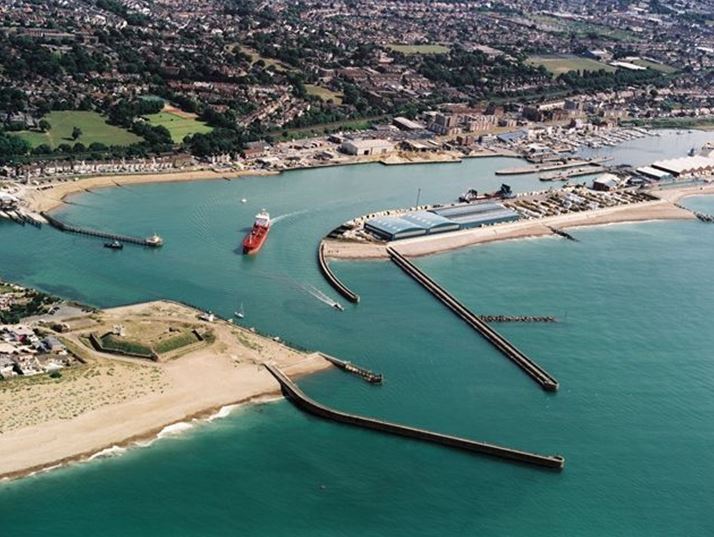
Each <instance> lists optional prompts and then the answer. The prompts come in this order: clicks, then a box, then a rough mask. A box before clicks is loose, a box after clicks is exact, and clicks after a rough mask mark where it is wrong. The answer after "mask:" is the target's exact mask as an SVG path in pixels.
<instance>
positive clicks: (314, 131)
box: [271, 116, 387, 141]
mask: <svg viewBox="0 0 714 537" xmlns="http://www.w3.org/2000/svg"><path fill="white" fill-rule="evenodd" d="M385 117H387V116H371V117H366V118H362V119H345V120H343V121H336V122H334V123H320V124H318V125H311V126H310V127H300V128H294V129H282V130H280V129H277V130H275V131H273V132H271V134H272V135H273V136H274V137H275V138H277V139H278V140H280V141H285V140H295V139H298V138H311V137H313V136H324V135H325V134H327V133H330V132H337V131H340V130H347V131H355V130H363V129H368V128H369V127H371V126H372V123H373V122H375V121H380V120H383V119H384V118H385ZM286 133H287V136H286Z"/></svg>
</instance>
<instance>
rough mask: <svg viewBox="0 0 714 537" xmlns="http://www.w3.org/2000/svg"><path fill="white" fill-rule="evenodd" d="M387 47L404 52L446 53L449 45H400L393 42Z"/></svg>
mask: <svg viewBox="0 0 714 537" xmlns="http://www.w3.org/2000/svg"><path fill="white" fill-rule="evenodd" d="M387 48H388V49H389V50H391V51H393V52H401V53H402V54H446V53H447V52H449V47H447V46H445V45H399V44H397V43H392V44H390V45H387Z"/></svg>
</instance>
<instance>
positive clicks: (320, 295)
mask: <svg viewBox="0 0 714 537" xmlns="http://www.w3.org/2000/svg"><path fill="white" fill-rule="evenodd" d="M302 288H303V289H304V290H305V291H307V293H309V294H310V295H312V296H314V297H315V298H316V299H318V300H319V301H320V302H322V303H324V304H327V305H328V306H330V307H331V308H335V309H338V310H340V311H343V310H344V308H343V307H342V304H340V303H339V302H337V301H336V300H333V299H331V298H330V297H329V296H327V295H326V294H325V293H323V292H322V291H320V290H319V289H318V288H317V287H314V286H313V285H310V284H305V285H303V286H302Z"/></svg>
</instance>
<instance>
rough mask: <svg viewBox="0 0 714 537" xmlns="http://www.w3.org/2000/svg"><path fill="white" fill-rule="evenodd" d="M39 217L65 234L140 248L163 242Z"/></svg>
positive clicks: (155, 238) (48, 217)
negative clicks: (85, 236) (134, 245)
mask: <svg viewBox="0 0 714 537" xmlns="http://www.w3.org/2000/svg"><path fill="white" fill-rule="evenodd" d="M40 215H42V216H43V217H44V218H45V220H47V222H48V223H49V224H50V225H51V226H52V227H54V228H57V229H59V230H60V231H65V232H67V233H78V234H79V235H88V236H90V237H98V238H101V239H109V240H114V241H119V242H126V243H130V244H138V245H140V246H151V247H158V246H162V245H163V241H162V240H161V239H160V238H159V237H157V236H154V237H149V238H146V239H143V238H141V237H130V236H128V235H118V234H116V233H110V232H107V231H97V230H94V229H87V228H81V227H78V226H73V225H71V224H65V223H64V222H62V221H61V220H58V219H57V218H55V217H54V216H51V215H49V214H47V213H46V212H42V213H40Z"/></svg>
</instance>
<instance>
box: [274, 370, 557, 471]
mask: <svg viewBox="0 0 714 537" xmlns="http://www.w3.org/2000/svg"><path fill="white" fill-rule="evenodd" d="M264 365H265V367H266V369H267V370H268V371H270V373H271V374H272V375H273V377H275V379H276V380H277V381H278V382H279V383H280V387H281V388H282V391H283V393H284V394H285V396H286V397H287V398H288V399H290V401H292V402H293V403H294V404H295V406H297V407H298V408H300V409H302V410H304V411H305V412H308V413H310V414H313V415H314V416H318V417H320V418H324V419H328V420H332V421H337V422H340V423H346V424H347V425H353V426H355V427H363V428H365V429H372V430H375V431H380V432H383V433H387V434H393V435H398V436H404V437H407V438H414V439H416V440H422V441H424V442H431V443H434V444H440V445H442V446H447V447H451V448H455V449H461V450H464V451H471V452H475V453H482V454H484V455H489V456H491V457H497V458H499V459H504V460H507V461H512V462H519V463H525V464H532V465H535V466H541V467H543V468H549V469H552V470H562V469H563V467H564V466H565V459H564V458H563V457H561V456H560V455H539V454H537V453H530V452H528V451H519V450H516V449H511V448H507V447H502V446H497V445H495V444H487V443H485V442H478V441H476V440H468V439H466V438H460V437H458V436H449V435H445V434H440V433H435V432H432V431H427V430H425V429H417V428H415V427H409V426H407V425H399V424H397V423H391V422H388V421H382V420H378V419H374V418H367V417H364V416H358V415H356V414H347V413H346V412H340V411H338V410H334V409H332V408H329V407H326V406H324V405H321V404H320V403H318V402H316V401H314V400H312V399H310V398H309V397H308V396H307V395H305V394H304V393H303V392H302V390H300V388H298V387H297V385H296V384H295V383H294V382H293V381H291V380H290V379H289V378H288V377H287V375H285V373H283V372H282V371H281V370H280V369H278V368H277V367H275V366H273V365H270V364H264Z"/></svg>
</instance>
